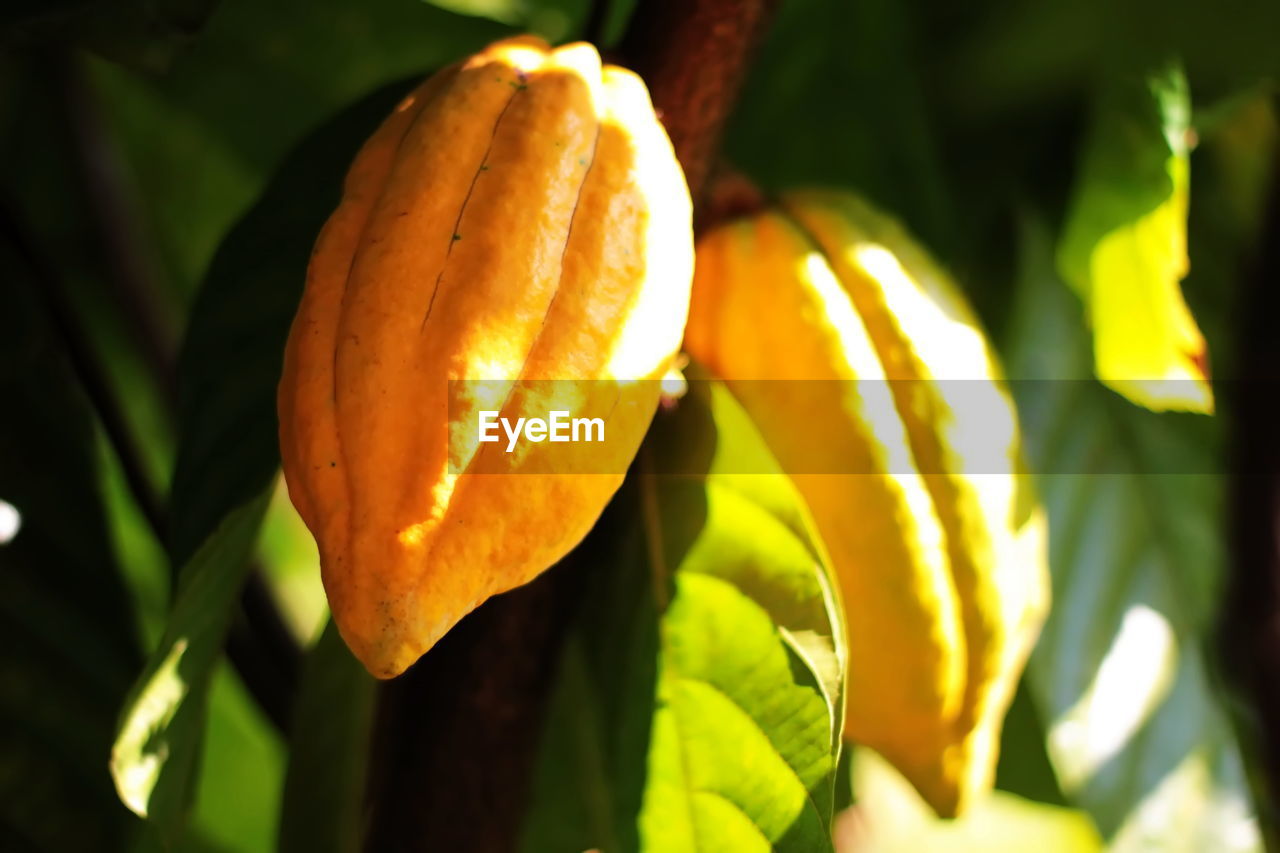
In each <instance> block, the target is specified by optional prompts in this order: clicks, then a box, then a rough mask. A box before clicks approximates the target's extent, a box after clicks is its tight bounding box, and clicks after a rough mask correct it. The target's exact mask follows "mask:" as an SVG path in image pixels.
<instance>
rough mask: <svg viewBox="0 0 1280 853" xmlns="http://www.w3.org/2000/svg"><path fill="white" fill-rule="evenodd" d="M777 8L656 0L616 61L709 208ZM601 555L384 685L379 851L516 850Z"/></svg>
mask: <svg viewBox="0 0 1280 853" xmlns="http://www.w3.org/2000/svg"><path fill="white" fill-rule="evenodd" d="M772 6H773V0H649V2H643V3H641V4H640V5H639V6H638V8H637V10H636V13H635V17H634V18H633V20H632V22H631V29H630V30H629V32H628V34H627V36H626V37H625V38H624V40H623V47H622V51H621V55H620V56H619V57H611V59H612V60H613V61H620V62H621V63H622V64H624V65H628V66H630V67H632V68H634V69H636V70H637V71H639V72H640V73H641V75H642V76H643V77H644V78H645V80H646V82H647V83H648V85H649V89H650V93H651V95H652V97H653V100H654V104H655V106H656V107H657V108H658V110H659V114H660V115H661V117H662V120H663V123H664V124H665V125H666V127H667V131H668V133H669V135H670V136H671V139H672V143H673V145H674V147H675V150H676V154H677V156H678V157H679V158H680V163H681V165H682V166H683V167H684V169H685V174H686V176H687V178H688V180H689V184H690V188H691V191H692V194H693V197H694V199H695V216H696V211H697V210H698V208H699V206H700V205H699V204H698V201H699V200H700V199H701V196H702V190H703V186H704V183H705V181H706V176H707V174H708V172H709V171H710V167H711V164H712V162H713V160H714V158H715V156H716V153H717V151H718V148H719V140H720V133H721V131H722V129H723V127H724V122H725V119H726V118H727V117H728V115H729V111H730V110H731V109H732V106H733V101H734V99H735V97H736V95H737V93H738V91H739V89H740V88H741V85H742V78H743V76H744V74H745V72H746V68H747V63H748V59H749V57H750V55H751V52H752V49H753V48H754V46H755V45H756V43H757V42H758V40H759V38H760V36H761V34H762V32H763V30H764V28H765V25H766V22H767V21H768V20H769V17H770V15H769V12H770V11H771V9H772ZM597 535H608V531H601V530H597V531H596V532H595V533H593V534H592V536H593V537H594V536H597ZM589 541H590V537H589ZM584 548H585V550H584ZM587 551H589V545H584V546H582V547H580V548H579V549H578V550H577V551H575V552H574V553H572V554H570V555H569V556H568V557H567V558H566V559H565V560H563V561H561V563H560V564H559V565H557V566H555V567H554V568H552V569H550V570H549V571H547V572H545V573H543V574H542V576H541V577H539V578H538V579H536V580H535V581H533V582H532V583H530V584H528V585H526V586H524V587H521V588H519V589H516V590H512V591H511V592H508V593H506V594H504V595H500V596H498V597H496V598H493V599H490V600H489V601H488V602H486V603H484V604H483V605H481V606H480V607H479V608H478V609H477V610H476V611H475V612H474V613H472V614H471V615H470V616H468V617H467V618H466V619H464V620H463V621H462V622H461V623H459V624H458V625H457V626H456V627H454V629H453V630H452V631H450V632H449V634H448V635H446V636H445V637H444V639H443V640H441V641H440V642H439V643H437V644H436V646H435V647H434V648H433V649H432V650H431V651H430V652H428V653H427V654H426V655H425V656H423V658H422V659H421V660H420V661H419V662H418V663H417V664H416V665H414V666H413V667H412V668H411V669H410V670H409V671H408V672H407V673H405V674H404V675H403V676H401V677H400V678H398V679H396V680H394V681H392V682H389V683H387V684H385V685H383V687H382V688H381V692H380V696H379V709H378V716H377V722H376V729H375V735H374V743H373V755H372V759H371V763H370V768H371V769H370V776H369V780H368V787H367V793H368V807H369V811H368V814H369V825H368V828H367V832H366V848H367V849H370V850H397V851H415V850H466V851H469V853H505V851H509V850H513V849H515V847H516V846H517V843H518V839H519V831H520V826H521V822H522V820H523V818H524V812H525V807H526V803H527V799H528V788H529V777H530V774H531V771H532V767H533V761H534V758H535V754H536V750H537V745H538V738H539V734H540V731H541V728H542V715H543V711H544V705H545V703H546V698H547V694H548V691H549V689H550V686H551V680H552V675H553V673H554V669H555V665H556V662H557V660H558V658H559V653H560V649H561V646H562V644H563V639H564V635H565V631H566V627H567V624H568V623H569V621H570V619H571V617H572V613H573V610H574V605H575V603H576V596H575V593H576V591H577V590H579V589H581V587H582V586H583V583H582V580H581V575H580V573H581V572H583V571H589V570H590V571H600V570H602V569H604V568H606V567H603V566H599V565H590V563H591V562H592V561H591V560H590V558H589V557H584V554H585V553H587Z"/></svg>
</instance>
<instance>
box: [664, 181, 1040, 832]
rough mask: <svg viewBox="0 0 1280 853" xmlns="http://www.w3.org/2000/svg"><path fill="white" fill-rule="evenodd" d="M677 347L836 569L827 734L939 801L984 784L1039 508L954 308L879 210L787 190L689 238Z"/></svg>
mask: <svg viewBox="0 0 1280 853" xmlns="http://www.w3.org/2000/svg"><path fill="white" fill-rule="evenodd" d="M748 338H749V339H751V340H752V341H753V344H754V345H753V346H751V347H744V346H742V345H741V341H742V340H744V339H748ZM685 345H686V348H687V349H688V351H689V353H690V354H691V355H692V356H693V357H694V358H696V359H698V360H699V361H701V362H703V363H704V364H705V365H706V366H707V367H709V368H710V369H711V370H712V371H713V372H715V373H717V374H718V375H719V376H721V377H722V378H724V379H725V380H726V381H727V382H728V383H729V385H730V387H731V389H733V391H734V393H735V394H736V395H738V396H739V397H740V399H741V400H742V402H743V404H744V405H745V407H746V408H747V409H748V411H749V412H750V413H751V415H752V417H753V419H755V420H756V421H757V423H758V425H759V426H760V429H761V432H762V434H763V435H764V437H765V439H766V441H767V442H768V443H769V444H770V446H771V449H772V450H773V451H774V453H775V455H776V456H777V457H778V460H779V462H780V463H781V464H782V466H783V468H784V469H785V470H787V471H788V472H790V473H791V476H792V478H793V480H794V481H795V482H796V485H797V487H798V489H799V490H800V492H801V494H802V495H803V496H804V498H805V501H806V503H807V504H808V506H809V509H810V512H811V515H812V517H813V521H814V524H815V526H816V528H817V530H818V533H819V535H820V537H821V539H822V540H823V543H824V545H825V547H826V549H827V551H828V555H829V557H830V559H831V561H832V564H833V565H834V567H835V569H836V572H837V575H838V576H839V579H840V586H841V591H842V598H843V600H844V605H845V610H846V621H847V624H848V632H849V642H848V647H849V675H848V690H849V695H848V700H847V703H846V724H845V734H846V736H847V737H848V738H850V739H852V740H855V741H857V742H859V743H863V744H865V745H867V746H871V747H873V748H875V749H876V750H877V751H879V752H881V753H882V754H883V755H884V756H885V757H886V758H888V759H889V760H890V761H892V762H893V763H894V764H895V765H896V766H897V767H898V768H899V770H901V771H902V773H903V774H904V775H905V776H906V777H907V778H908V779H909V780H910V781H911V782H912V783H913V784H914V785H915V786H916V788H917V789H918V790H919V791H920V792H921V794H922V795H923V796H924V797H925V799H926V800H927V801H928V802H929V803H930V804H931V805H932V806H933V807H934V808H935V809H936V810H937V811H938V812H939V813H940V814H943V815H955V814H958V813H960V812H961V811H963V810H964V809H965V807H966V806H967V804H968V803H969V802H970V801H971V800H972V799H973V797H974V796H975V795H976V794H978V793H980V792H982V791H984V790H986V789H988V788H989V787H990V786H991V783H992V777H993V774H994V768H995V762H996V758H997V752H998V747H999V732H1000V727H1001V724H1002V721H1003V717H1004V713H1005V711H1006V710H1007V707H1008V704H1009V701H1010V700H1011V698H1012V692H1013V689H1014V687H1015V686H1016V684H1017V679H1018V676H1019V674H1020V673H1021V670H1022V667H1023V665H1024V663H1025V660H1026V657H1027V655H1028V654H1029V652H1030V648H1031V645H1032V644H1033V643H1034V640H1035V638H1036V636H1037V635H1038V632H1039V628H1040V625H1041V624H1042V622H1043V619H1044V616H1045V614H1046V610H1047V604H1048V580H1047V569H1046V564H1045V558H1044V553H1043V550H1044V522H1043V516H1042V514H1041V513H1040V512H1039V510H1038V508H1037V507H1036V505H1035V501H1034V499H1033V497H1032V496H1031V492H1030V490H1029V488H1028V485H1027V483H1026V482H1025V480H1026V478H1025V477H1021V476H1018V473H1019V470H1020V469H1019V456H1020V450H1019V433H1018V427H1017V419H1016V414H1015V412H1014V410H1013V406H1012V402H1011V401H1010V399H1009V397H1008V393H1007V390H1006V389H1005V388H1004V386H1003V381H1002V378H1001V375H1000V371H999V368H998V366H997V364H996V362H995V360H994V358H993V356H992V353H991V352H990V349H989V347H988V345H987V342H986V338H985V336H984V334H983V333H982V331H981V329H980V327H979V325H978V323H977V322H976V320H975V318H974V317H973V314H972V312H971V311H970V309H969V307H968V306H967V304H966V303H965V301H964V299H963V297H962V296H961V295H960V292H959V291H958V289H957V288H956V287H955V286H954V285H953V284H952V283H951V282H950V281H949V280H948V278H947V277H946V275H945V274H944V273H943V272H942V271H941V270H940V269H939V268H938V266H937V265H936V264H935V263H934V262H933V261H932V260H931V259H930V258H929V256H928V255H927V254H926V253H925V252H924V251H923V250H922V249H920V248H919V246H917V245H916V243H915V241H914V240H912V239H911V238H910V237H909V236H908V235H907V234H906V232H905V231H903V229H902V228H901V227H900V226H898V225H897V223H896V222H894V221H893V220H892V219H890V218H889V217H887V216H885V215H884V214H881V213H879V212H878V211H876V210H874V209H873V208H872V207H871V206H870V205H868V204H867V203H866V202H864V201H862V200H861V199H859V198H857V197H855V196H852V195H849V194H845V193H834V192H810V193H796V194H792V195H788V196H784V197H783V198H782V199H781V201H780V203H779V204H778V205H777V206H776V208H774V209H770V210H764V211H762V212H758V213H755V214H753V215H751V216H748V217H746V218H743V219H739V220H736V221H733V222H729V223H727V224H724V225H721V226H718V227H716V228H714V229H712V230H711V231H709V232H708V233H707V234H706V235H704V236H703V238H702V239H701V240H700V241H699V243H698V248H697V269H696V272H695V276H694V293H693V304H692V308H691V311H690V317H689V327H688V331H687V335H686V342H685ZM755 380H792V381H782V382H778V381H765V382H760V381H755ZM812 380H828V381H826V382H818V383H815V382H813V381H812ZM886 380H887V381H886ZM815 386H816V387H815ZM824 471H825V472H829V473H824Z"/></svg>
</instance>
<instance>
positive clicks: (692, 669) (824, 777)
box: [525, 382, 845, 851]
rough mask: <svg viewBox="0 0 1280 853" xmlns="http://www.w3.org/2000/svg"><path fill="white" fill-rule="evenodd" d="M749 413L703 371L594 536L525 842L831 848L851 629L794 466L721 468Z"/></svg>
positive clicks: (738, 447)
mask: <svg viewBox="0 0 1280 853" xmlns="http://www.w3.org/2000/svg"><path fill="white" fill-rule="evenodd" d="M750 429H751V428H750V424H749V421H748V420H747V419H746V416H745V414H743V413H742V411H741V409H740V408H738V406H737V405H736V404H735V403H734V402H733V400H732V398H731V397H730V396H729V394H728V392H727V391H726V390H725V389H724V388H723V387H721V386H719V385H715V386H711V385H710V384H708V383H703V382H697V383H694V384H693V387H692V388H691V390H690V392H689V394H688V395H686V397H685V398H684V399H683V400H682V401H681V402H680V404H679V406H678V408H677V411H676V412H675V413H674V414H669V415H665V416H661V417H660V418H659V422H658V424H657V426H656V427H655V431H654V432H653V433H652V434H651V436H650V439H649V441H648V443H647V444H646V446H645V449H643V450H642V451H641V458H640V462H639V463H638V473H636V474H634V475H633V476H632V478H631V479H630V480H629V481H628V484H627V485H625V486H624V487H623V492H622V493H621V495H620V497H619V499H618V500H617V501H616V502H615V504H614V505H613V506H612V508H611V509H610V510H609V512H608V513H607V515H606V518H605V520H604V521H603V522H602V528H601V531H602V532H601V533H600V534H598V535H596V536H594V537H593V540H592V541H593V542H594V545H591V546H589V547H594V548H598V549H599V551H598V559H599V560H600V561H601V563H602V570H601V571H600V572H598V573H596V575H595V577H594V585H593V587H592V588H591V589H590V590H589V591H588V592H587V600H586V602H585V604H584V607H585V610H586V612H585V614H584V616H583V619H582V622H581V624H580V625H579V626H578V627H577V629H576V633H575V639H574V641H573V642H572V643H571V645H570V651H569V653H568V656H567V658H566V663H565V667H564V674H563V679H562V682H561V685H560V688H559V692H558V695H557V698H556V700H555V702H554V703H553V709H554V710H553V717H552V720H551V723H550V731H549V734H548V737H547V740H546V743H545V744H544V751H543V757H542V770H541V771H540V775H539V780H540V781H541V784H542V786H541V787H539V789H538V790H537V791H536V793H535V806H534V808H533V812H532V817H531V819H530V824H529V826H530V829H529V832H528V833H527V835H526V839H525V847H526V849H529V850H551V849H565V848H563V847H558V846H557V844H564V843H581V842H583V841H584V840H589V843H590V844H591V845H593V846H598V847H601V848H603V849H610V850H624V851H625V850H663V851H667V850H673V851H675V850H705V849H723V850H751V849H773V848H776V849H779V850H804V851H811V850H823V849H827V850H829V849H831V840H830V839H831V819H832V811H833V804H834V800H835V772H836V762H837V758H838V752H839V743H840V734H841V723H842V721H843V674H844V665H845V649H844V633H843V626H842V624H841V622H840V616H839V611H838V605H837V601H836V596H835V593H834V592H833V590H832V587H831V584H830V582H829V578H828V575H827V573H826V570H825V569H824V566H823V563H822V560H821V558H820V557H819V556H818V555H817V553H816V552H815V550H814V547H813V545H812V544H811V542H810V540H809V539H808V537H807V536H806V534H805V533H804V519H803V514H802V511H801V510H799V509H798V507H799V502H798V498H797V496H796V495H795V493H794V491H793V490H792V488H791V486H790V484H789V482H788V481H787V480H785V478H783V477H782V476H781V475H780V474H756V475H737V476H731V475H728V474H726V473H724V472H725V471H729V470H762V469H761V468H760V467H759V464H758V462H752V463H750V464H752V465H754V466H755V467H753V468H749V469H747V468H744V462H743V459H744V456H745V455H750V456H751V457H753V458H756V457H758V454H760V453H762V452H764V451H763V449H762V448H763V445H762V443H761V441H760V439H759V437H758V436H757V435H754V434H749V432H748V431H750ZM650 465H660V467H661V470H679V471H694V472H697V471H701V472H706V473H705V475H703V476H683V475H672V476H657V475H654V474H652V473H645V471H646V470H649V471H652V470H655V468H647V467H646V466H650ZM766 470H767V469H766ZM774 470H776V467H775V469H774ZM593 556H597V555H596V552H593ZM605 567H607V570H604V568H605ZM550 830H557V832H555V833H553V832H551V831H550Z"/></svg>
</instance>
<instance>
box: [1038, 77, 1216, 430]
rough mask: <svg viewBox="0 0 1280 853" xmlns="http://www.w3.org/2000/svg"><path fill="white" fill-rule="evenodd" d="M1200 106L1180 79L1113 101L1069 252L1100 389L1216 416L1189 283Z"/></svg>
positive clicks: (1077, 197) (1092, 156)
mask: <svg viewBox="0 0 1280 853" xmlns="http://www.w3.org/2000/svg"><path fill="white" fill-rule="evenodd" d="M1190 119H1191V102H1190V95H1189V92H1188V88H1187V82H1186V79H1185V78H1184V77H1183V76H1182V73H1181V71H1179V70H1177V69H1176V68H1169V69H1165V70H1163V71H1162V72H1160V73H1158V74H1153V75H1152V76H1151V77H1149V78H1148V79H1147V80H1146V81H1145V82H1139V81H1135V80H1130V79H1127V78H1117V79H1115V80H1112V81H1110V82H1109V87H1108V88H1107V89H1106V90H1105V91H1104V92H1103V94H1102V96H1101V98H1100V103H1099V105H1098V109H1097V115H1096V116H1095V118H1094V124H1093V129H1092V133H1091V135H1090V136H1089V138H1088V140H1087V141H1086V143H1085V149H1084V155H1083V160H1082V163H1081V167H1080V173H1079V175H1078V176H1077V177H1076V188H1075V193H1074V198H1073V200H1072V203H1071V206H1070V209H1069V211H1068V214H1067V221H1066V224H1065V226H1064V229H1063V234H1062V243H1061V246H1060V247H1059V254H1058V263H1059V266H1060V268H1061V270H1062V275H1063V277H1064V278H1065V279H1066V280H1067V282H1068V283H1070V284H1071V286H1072V287H1073V288H1075V290H1076V292H1077V293H1079V294H1080V297H1081V299H1083V300H1084V304H1085V307H1086V312H1087V315H1088V318H1089V323H1090V325H1091V326H1092V327H1093V336H1094V337H1093V340H1094V347H1093V348H1094V361H1095V363H1096V370H1097V374H1098V378H1099V379H1101V380H1102V382H1103V383H1104V384H1106V385H1108V386H1109V387H1111V388H1113V389H1114V390H1116V391H1117V392H1119V393H1121V394H1123V395H1125V396H1126V397H1128V398H1129V399H1130V400H1132V401H1133V402H1135V403H1137V404H1139V405H1142V406H1146V407H1148V408H1151V409H1154V410H1156V411H1165V410H1168V409H1175V410H1182V411H1191V412H1206V413H1207V412H1211V411H1212V410H1213V394H1212V391H1211V389H1210V387H1209V383H1208V373H1207V361H1206V360H1207V358H1208V356H1207V353H1206V349H1205V343H1204V337H1203V336H1202V335H1201V334H1200V330H1199V328H1197V326H1196V323H1195V320H1194V319H1193V318H1192V316H1191V312H1190V310H1189V309H1188V308H1187V305H1186V302H1185V301H1184V300H1183V298H1182V291H1181V289H1180V288H1179V282H1180V281H1181V280H1182V278H1183V277H1184V276H1185V275H1186V274H1187V195H1188V190H1189V186H1190V165H1189V163H1190V160H1189V156H1188V151H1187V138H1188V135H1189V133H1190Z"/></svg>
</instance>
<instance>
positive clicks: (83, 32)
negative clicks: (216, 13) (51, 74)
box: [0, 0, 217, 71]
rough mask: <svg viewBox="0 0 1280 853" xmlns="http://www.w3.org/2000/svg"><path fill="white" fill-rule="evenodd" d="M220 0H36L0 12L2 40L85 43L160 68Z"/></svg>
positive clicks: (110, 55)
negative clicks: (114, 0)
mask: <svg viewBox="0 0 1280 853" xmlns="http://www.w3.org/2000/svg"><path fill="white" fill-rule="evenodd" d="M216 5H217V0H123V2H119V0H117V2H109V0H53V2H49V0H36V2H30V3H15V4H11V5H10V6H8V7H6V9H5V10H4V11H3V12H0V41H9V40H12V39H20V40H24V41H37V42H52V43H54V44H58V45H72V46H84V47H88V48H91V49H93V50H96V51H98V52H99V53H101V54H102V55H103V56H106V57H108V58H110V59H114V60H117V61H119V62H123V63H126V64H128V65H133V66H136V67H138V68H142V69H146V70H148V71H160V70H163V69H165V68H167V67H168V66H169V64H170V63H171V62H172V61H173V59H174V57H175V56H177V55H178V53H179V52H180V51H181V50H182V48H184V47H186V46H187V45H188V44H189V43H190V42H191V41H192V40H193V39H194V38H195V37H196V35H197V34H198V33H199V31H200V28H201V27H202V26H203V25H204V22H205V20H206V19H207V18H208V17H209V15H210V13H211V12H212V11H213V8H214V6H216Z"/></svg>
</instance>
